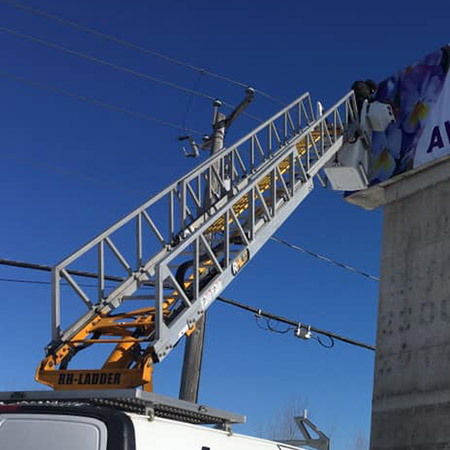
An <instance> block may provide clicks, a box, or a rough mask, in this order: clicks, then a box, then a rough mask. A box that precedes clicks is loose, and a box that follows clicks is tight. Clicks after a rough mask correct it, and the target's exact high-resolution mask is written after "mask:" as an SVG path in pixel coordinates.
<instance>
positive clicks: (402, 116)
mask: <svg viewBox="0 0 450 450" xmlns="http://www.w3.org/2000/svg"><path fill="white" fill-rule="evenodd" d="M449 66H450V45H447V46H445V47H443V48H441V49H440V50H438V51H436V52H434V53H432V54H431V55H428V56H427V57H425V58H424V59H423V60H421V61H419V62H418V63H416V64H414V65H411V66H408V67H407V68H406V69H405V70H403V71H401V72H399V73H398V74H396V75H394V76H392V77H390V78H388V79H387V80H384V81H383V82H381V83H380V85H379V87H378V90H377V93H376V95H375V100H378V101H380V102H384V103H389V104H391V105H392V107H393V110H394V113H395V117H396V122H395V123H393V124H391V125H390V126H389V127H388V128H387V130H386V131H385V132H384V133H377V132H374V133H373V140H372V173H371V177H370V178H371V184H376V183H379V182H382V181H385V180H387V179H389V178H392V177H394V176H395V175H398V174H400V173H402V172H406V171H407V170H410V169H413V168H416V167H419V166H421V165H423V164H425V163H427V162H429V161H432V160H435V159H438V158H440V157H442V156H444V155H447V154H450V74H449Z"/></svg>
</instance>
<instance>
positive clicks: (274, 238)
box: [270, 236, 380, 281]
mask: <svg viewBox="0 0 450 450" xmlns="http://www.w3.org/2000/svg"><path fill="white" fill-rule="evenodd" d="M270 239H271V240H272V241H274V242H277V243H278V244H282V245H285V246H286V247H289V248H291V249H293V250H297V251H299V252H302V253H306V254H307V255H310V256H313V257H314V258H317V259H320V260H321V261H325V262H327V263H329V264H333V265H334V266H337V267H339V268H341V269H344V270H347V271H348V272H351V273H353V274H357V275H361V276H363V277H365V278H368V279H369V280H372V281H380V279H379V278H378V277H376V276H375V275H372V274H370V273H367V272H364V271H362V270H360V269H356V268H355V267H352V266H349V265H347V264H344V263H341V262H339V261H336V260H334V259H331V258H328V257H327V256H324V255H321V254H320V253H316V252H313V251H311V250H307V249H306V248H303V247H300V246H299V245H295V244H291V243H290V242H287V241H285V240H283V239H280V238H279V237H277V236H272V237H271V238H270Z"/></svg>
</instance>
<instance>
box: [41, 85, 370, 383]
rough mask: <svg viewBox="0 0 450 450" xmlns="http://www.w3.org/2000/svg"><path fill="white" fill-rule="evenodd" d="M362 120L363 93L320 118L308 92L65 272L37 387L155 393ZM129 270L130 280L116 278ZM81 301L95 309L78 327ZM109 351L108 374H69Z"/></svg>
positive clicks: (60, 271) (59, 276) (91, 245)
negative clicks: (157, 369) (86, 278)
mask: <svg viewBox="0 0 450 450" xmlns="http://www.w3.org/2000/svg"><path fill="white" fill-rule="evenodd" d="M366 106H367V105H366ZM359 120H360V119H359V112H358V109H357V106H356V102H355V96H354V93H353V91H350V92H349V93H348V94H347V95H345V96H344V97H343V98H342V99H341V100H340V101H338V102H337V103H336V104H335V105H334V106H332V107H331V108H330V109H329V110H328V111H327V112H325V113H323V114H321V115H320V116H319V117H317V116H316V115H315V111H314V108H313V105H312V101H311V98H310V96H309V94H304V95H302V96H301V97H300V98H298V99H297V100H295V101H294V102H292V103H291V104H290V105H288V106H287V107H285V108H284V109H283V110H281V111H280V112H279V113H277V114H276V115H275V116H273V117H272V118H271V119H269V120H268V121H266V122H265V123H263V124H262V125H260V126H258V127H257V128H256V129H255V130H254V131H252V132H251V133H249V134H248V135H247V136H245V137H244V138H242V139H240V140H239V141H238V142H236V143H235V144H234V145H232V146H230V147H228V148H224V149H222V150H221V151H219V152H218V153H217V154H216V155H213V156H212V157H210V158H209V159H207V160H205V161H203V162H202V163H201V164H200V165H199V166H198V167H196V168H195V169H194V170H192V171H191V172H189V173H188V174H187V175H185V176H184V177H182V178H181V179H179V180H178V181H176V182H174V183H172V184H171V185H170V186H168V187H167V188H166V189H164V190H163V191H162V192H160V193H159V194H158V195H156V196H154V197H153V198H151V199H150V200H148V201H147V202H145V203H144V204H143V205H142V206H140V207H139V208H137V209H136V210H134V211H133V212H131V213H130V214H128V215H126V216H125V217H123V218H122V219H121V220H119V221H118V222H117V223H116V224H114V225H113V226H112V227H110V228H109V229H107V230H106V231H104V232H103V233H101V234H100V235H99V236H97V237H96V238H95V239H93V240H91V241H90V242H88V243H87V244H86V245H84V246H83V247H82V248H80V249H79V250H78V251H76V252H74V253H73V254H72V255H70V256H69V257H68V258H66V259H64V260H63V261H62V262H60V263H59V264H58V265H57V266H56V267H55V268H54V269H53V275H52V277H53V278H52V341H51V343H50V344H49V345H48V347H47V348H46V354H47V356H46V357H45V359H44V360H43V361H42V362H41V364H40V365H39V367H38V369H37V373H36V380H37V381H39V382H41V383H44V384H47V385H49V386H51V387H52V388H54V389H102V388H108V389H111V388H131V387H136V386H143V388H144V390H148V391H151V390H152V370H153V364H154V363H157V362H160V361H162V360H163V359H164V358H165V357H166V356H167V355H168V354H169V353H170V351H171V350H172V348H173V347H174V346H175V345H176V344H177V343H178V342H179V340H180V339H181V338H182V337H183V336H184V335H185V334H187V335H189V334H190V333H191V332H192V331H193V330H194V329H195V323H196V321H197V320H198V318H199V317H200V316H201V315H202V314H204V312H205V311H206V310H207V308H208V307H209V306H210V305H211V304H212V303H213V301H214V300H215V299H216V298H217V297H218V296H219V295H220V293H221V292H222V291H223V290H224V289H225V288H226V287H227V286H228V285H229V284H230V283H231V281H232V280H233V278H234V277H235V276H236V275H237V274H238V273H239V271H240V270H241V269H242V267H243V266H245V265H246V264H247V263H248V262H249V261H250V260H251V259H252V258H253V257H254V256H255V255H256V253H257V252H258V250H259V249H261V247H262V246H263V245H264V244H265V243H266V242H267V240H268V239H269V238H270V237H271V236H272V235H273V234H274V233H275V232H276V230H277V229H278V228H279V227H280V226H281V224H282V223H283V222H284V221H285V220H286V219H287V218H288V217H289V215H290V214H291V213H292V212H293V211H294V210H295V209H296V208H297V207H298V206H299V204H300V203H301V202H302V201H303V200H304V199H305V198H306V197H307V196H308V194H309V193H310V192H311V191H312V190H313V188H314V182H315V179H318V180H319V181H320V182H321V183H323V184H324V183H325V175H324V174H323V169H324V168H325V167H326V166H328V167H330V168H333V167H338V166H340V165H341V164H340V163H339V161H338V158H337V154H338V152H341V151H343V149H344V148H345V147H346V146H348V145H350V144H346V141H347V136H348V133H354V131H355V130H356V129H359V123H360V122H359ZM352 130H353V131H352ZM359 136H361V137H360V138H358V137H357V139H358V141H362V140H363V139H364V133H362V134H361V133H360V134H359ZM366 137H367V136H366ZM364 146H365V147H367V142H366V143H364ZM366 150H367V148H366ZM366 150H365V151H366ZM360 166H361V163H360V162H358V163H357V164H356V166H355V167H354V169H355V170H356V171H361V177H362V178H363V179H367V174H364V173H363V171H364V168H363V167H362V166H361V167H360ZM364 177H365V178H364ZM119 247H120V250H119ZM118 267H120V269H121V271H122V274H120V275H117V276H111V274H112V273H113V270H115V271H116V272H115V273H117V268H118ZM80 268H82V269H83V270H90V271H91V272H94V273H95V275H96V277H97V289H96V292H95V293H94V294H92V293H88V292H87V290H86V289H85V288H84V287H83V286H82V284H81V283H80V282H79V279H78V278H77V275H79V274H80V271H79V270H80ZM77 270H78V272H77ZM74 297H77V298H78V299H80V300H81V302H82V303H84V307H85V311H84V312H83V313H82V314H81V315H80V317H79V318H78V319H77V320H76V321H75V322H74V323H69V324H68V325H67V324H66V323H65V321H67V319H66V318H65V314H64V312H65V310H66V309H69V313H72V314H74V313H75V312H76V309H75V307H74V306H71V305H72V303H73V300H74ZM137 302H139V304H140V305H141V306H140V307H139V308H136V307H135V305H136V303H137ZM142 305H144V306H142ZM63 307H64V308H65V309H64V310H63ZM100 344H102V345H105V346H107V347H108V346H109V347H111V346H113V348H112V351H111V352H110V353H109V355H108V357H107V359H106V361H105V362H104V363H103V364H102V367H101V368H96V369H88V370H86V369H82V370H81V369H72V368H69V363H71V360H72V359H73V357H74V356H75V355H76V354H77V353H78V352H80V351H81V350H83V349H85V348H87V347H89V346H91V345H93V346H95V347H98V346H99V345H100Z"/></svg>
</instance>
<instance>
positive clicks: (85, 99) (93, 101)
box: [0, 70, 204, 136]
mask: <svg viewBox="0 0 450 450" xmlns="http://www.w3.org/2000/svg"><path fill="white" fill-rule="evenodd" d="M0 77H3V78H9V79H10V80H14V81H17V82H18V83H22V84H27V85H29V86H33V87H35V88H38V89H42V90H46V91H50V92H53V93H56V94H60V95H65V96H66V97H72V98H75V99H76V100H79V101H81V102H84V103H90V104H91V105H95V106H98V107H100V108H103V109H107V110H109V111H115V112H120V113H122V114H126V115H127V116H131V117H136V118H138V119H141V120H148V121H151V122H155V123H158V124H160V125H163V126H166V127H170V128H174V129H176V130H183V131H185V130H187V131H188V132H189V133H191V134H195V135H198V136H203V134H204V133H202V132H200V131H198V130H194V129H192V128H187V129H186V128H184V127H183V126H182V125H177V124H176V123H172V122H168V121H166V120H163V119H158V118H157V117H154V116H151V115H149V114H144V113H140V112H137V111H132V110H130V109H126V108H123V107H122V106H118V105H114V104H112V103H107V102H104V101H101V100H97V99H95V98H92V97H87V96H85V95H80V94H76V93H74V92H70V91H67V90H65V89H61V88H59V87H56V86H52V85H49V84H46V83H41V82H37V81H32V80H29V79H27V78H24V77H22V76H18V75H15V74H13V73H10V72H5V71H4V70H0Z"/></svg>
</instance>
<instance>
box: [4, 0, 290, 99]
mask: <svg viewBox="0 0 450 450" xmlns="http://www.w3.org/2000/svg"><path fill="white" fill-rule="evenodd" d="M0 1H1V2H2V3H6V4H9V5H12V6H14V7H15V8H18V9H21V10H23V11H27V12H30V13H32V14H34V15H36V16H41V17H45V18H46V19H50V20H52V21H54V22H58V23H61V24H63V25H67V26H69V27H72V28H75V29H77V30H80V31H83V32H85V33H89V34H92V35H94V36H97V37H101V38H103V39H106V40H108V41H110V42H113V43H115V44H118V45H121V46H123V47H127V48H129V49H133V50H137V51H139V52H141V53H144V54H147V55H151V56H154V57H157V58H160V59H162V60H164V61H167V62H170V63H172V64H176V65H178V66H181V67H185V68H187V69H190V70H193V71H195V72H198V73H200V74H202V75H208V76H210V77H212V78H216V79H218V80H221V81H225V82H227V83H230V84H232V85H234V86H238V87H243V88H246V87H247V86H248V84H246V83H242V82H240V81H236V80H233V79H232V78H230V77H227V76H224V75H220V74H218V73H215V72H213V71H211V70H207V69H205V68H202V67H198V66H195V65H193V64H189V63H186V62H184V61H180V60H178V59H176V58H173V57H171V56H168V55H165V54H163V53H160V52H156V51H155V50H150V49H148V48H145V47H142V46H140V45H137V44H133V43H132V42H129V41H126V40H124V39H119V38H116V37H114V36H111V35H109V34H106V33H103V32H101V31H98V30H96V29H94V28H89V27H87V26H84V25H81V24H79V23H76V22H73V21H70V20H67V19H64V18H62V17H59V16H56V15H55V14H51V13H49V12H47V11H43V10H39V9H36V8H32V7H31V6H27V5H24V4H23V3H19V2H16V1H13V0H0ZM255 92H257V93H258V94H259V95H261V96H262V97H265V98H267V99H268V100H271V101H273V102H275V103H277V104H279V105H284V104H285V102H283V101H281V100H279V99H277V98H275V97H273V96H272V95H270V94H268V93H267V92H264V91H262V90H260V89H255Z"/></svg>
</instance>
